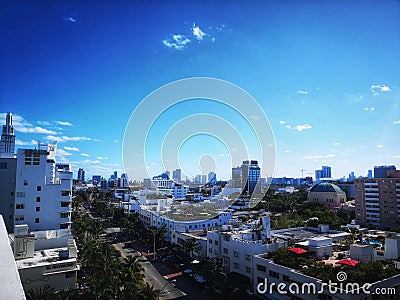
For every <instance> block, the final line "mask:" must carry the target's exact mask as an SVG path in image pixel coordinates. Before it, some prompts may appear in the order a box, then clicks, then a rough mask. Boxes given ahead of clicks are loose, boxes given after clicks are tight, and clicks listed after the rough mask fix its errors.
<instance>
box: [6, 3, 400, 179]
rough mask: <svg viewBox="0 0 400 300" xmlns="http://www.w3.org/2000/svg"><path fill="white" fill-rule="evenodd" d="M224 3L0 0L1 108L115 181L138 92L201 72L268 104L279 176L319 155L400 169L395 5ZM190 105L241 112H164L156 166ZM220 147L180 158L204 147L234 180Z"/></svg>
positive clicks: (327, 160)
mask: <svg viewBox="0 0 400 300" xmlns="http://www.w3.org/2000/svg"><path fill="white" fill-rule="evenodd" d="M224 2H225V1H216V3H212V2H204V1H201V2H200V1H199V2H195V1H190V2H189V1H186V2H183V1H170V2H168V3H166V2H161V1H158V2H157V1H155V2H152V3H147V2H146V3H145V2H140V3H139V2H137V3H134V2H132V3H131V2H130V1H119V2H118V3H117V4H115V3H111V2H106V1H99V2H96V3H95V4H94V2H92V3H79V2H78V1H68V2H63V1H57V2H49V1H35V2H34V1H26V2H24V1H21V2H18V3H14V2H8V3H7V4H5V5H3V7H2V11H1V12H0V14H1V19H0V23H1V24H0V25H1V28H2V30H1V32H0V37H1V41H2V43H1V45H0V49H1V50H0V51H1V52H0V59H1V68H0V112H1V113H5V112H13V114H14V115H15V118H14V120H15V124H16V135H17V140H18V144H19V147H27V146H28V147H32V146H33V145H32V140H33V141H35V140H38V139H39V140H41V141H54V140H58V141H59V144H58V149H59V151H58V158H59V160H63V161H69V162H71V163H72V165H73V167H74V168H79V167H83V168H85V169H86V170H87V174H88V175H93V174H101V175H103V176H107V177H108V176H109V174H111V172H112V171H113V170H118V171H121V170H122V168H123V162H122V154H121V153H122V141H123V138H124V131H125V127H126V125H127V123H128V120H129V118H130V116H131V114H132V112H133V111H134V109H135V107H136V106H137V105H138V104H139V103H140V101H141V100H142V99H143V98H145V97H146V95H148V94H149V93H151V92H152V91H153V90H155V89H157V88H159V87H160V86H162V85H165V84H167V83H169V82H172V81H175V80H179V79H183V78H188V77H197V76H206V77H214V78H220V79H223V80H227V81H230V82H232V83H234V84H236V85H238V86H240V87H241V88H243V89H244V90H246V91H247V92H249V93H250V94H251V95H252V96H253V97H254V98H255V99H256V100H257V101H258V103H259V104H260V105H261V107H262V108H263V110H264V112H265V114H266V116H267V117H268V119H269V122H270V125H271V128H272V130H273V132H274V136H275V142H276V165H275V175H276V176H300V175H301V170H302V169H304V170H307V171H305V172H304V174H307V173H308V172H311V173H312V174H314V170H315V169H318V168H320V167H321V166H322V165H330V166H332V173H333V176H334V177H341V176H343V175H347V174H348V173H349V172H350V171H355V172H356V174H357V175H366V173H367V170H368V169H371V168H372V167H373V165H377V164H395V165H397V166H398V167H400V150H399V140H398V137H399V136H400V135H399V133H400V108H399V102H400V91H399V86H400V76H399V75H400V73H399V70H400V59H399V58H400V55H399V53H400V1H395V0H385V1H378V0H376V1H351V0H350V1H294V0H293V1H255V2H253V3H251V4H249V3H245V2H244V1H243V2H239V1H233V2H230V3H229V4H226V3H224ZM155 109H157V108H156V107H155ZM193 113H214V114H215V115H218V116H221V117H223V118H226V119H227V120H229V121H230V122H231V123H233V124H240V122H241V121H240V117H238V116H235V114H233V113H231V112H229V111H227V110H224V109H221V108H218V107H212V106H210V107H208V106H204V105H203V106H200V105H199V106H198V107H197V106H188V105H186V106H185V105H182V106H181V107H180V108H179V109H178V110H175V111H174V109H171V110H168V111H165V112H164V114H163V116H162V117H160V119H159V120H158V122H157V123H155V124H154V128H152V131H151V132H150V135H149V141H148V143H149V144H150V145H152V144H151V143H152V141H153V142H154V143H155V144H154V147H150V150H149V154H148V157H146V160H147V163H148V167H149V172H150V173H151V175H155V174H157V172H159V171H161V170H162V164H161V163H162V162H161V161H160V151H159V149H158V148H157V147H159V145H158V146H157V143H158V144H160V141H161V140H162V139H163V138H164V136H165V132H166V129H168V128H169V126H171V124H174V123H175V122H177V121H179V120H180V119H181V118H183V117H184V116H186V115H190V114H193ZM1 117H2V118H3V114H2V115H1ZM236 127H238V130H239V131H242V133H243V134H244V135H246V132H247V131H246V130H245V129H242V126H239V125H236ZM138 130H143V129H142V128H138ZM246 146H248V147H249V148H250V152H251V151H252V150H251V149H252V148H253V143H252V142H251V141H250V142H248V144H246ZM225 150H226V149H224V147H223V144H221V143H220V142H218V141H217V140H215V139H213V138H212V137H210V136H196V137H193V138H192V139H189V140H188V141H187V142H186V143H185V144H184V145H183V146H182V149H181V152H180V153H179V156H180V160H181V163H182V168H184V169H185V170H186V173H188V174H193V175H194V174H196V173H199V172H200V170H199V163H198V161H199V159H200V158H201V157H202V156H204V155H205V154H210V155H212V156H213V157H214V159H215V161H216V165H217V172H218V174H219V177H222V178H225V179H226V178H227V177H229V173H230V168H231V165H230V162H229V159H227V158H226V155H227V154H228V152H227V151H225ZM255 152H256V151H255ZM255 156H257V155H256V154H255ZM255 158H257V157H255ZM203 172H207V170H204V171H203ZM129 175H130V176H131V177H134V176H132V175H131V174H129Z"/></svg>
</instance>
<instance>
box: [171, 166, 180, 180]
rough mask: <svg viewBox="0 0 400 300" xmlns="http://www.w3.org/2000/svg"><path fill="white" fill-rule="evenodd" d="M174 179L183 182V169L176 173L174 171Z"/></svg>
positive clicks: (177, 170)
mask: <svg viewBox="0 0 400 300" xmlns="http://www.w3.org/2000/svg"><path fill="white" fill-rule="evenodd" d="M172 179H173V180H175V181H177V182H181V180H182V171H181V169H176V170H175V171H172Z"/></svg>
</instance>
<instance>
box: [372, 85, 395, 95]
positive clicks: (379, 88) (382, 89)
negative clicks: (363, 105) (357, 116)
mask: <svg viewBox="0 0 400 300" xmlns="http://www.w3.org/2000/svg"><path fill="white" fill-rule="evenodd" d="M370 90H371V93H372V95H374V96H378V95H380V94H383V93H387V92H390V91H391V89H390V87H389V86H387V85H380V84H376V85H372V86H371V88H370Z"/></svg>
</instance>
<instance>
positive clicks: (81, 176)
mask: <svg viewBox="0 0 400 300" xmlns="http://www.w3.org/2000/svg"><path fill="white" fill-rule="evenodd" d="M78 180H81V181H82V182H84V181H85V170H84V169H82V168H79V170H78Z"/></svg>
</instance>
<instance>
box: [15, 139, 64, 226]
mask: <svg viewBox="0 0 400 300" xmlns="http://www.w3.org/2000/svg"><path fill="white" fill-rule="evenodd" d="M56 147H57V143H54V144H41V143H40V142H39V143H38V148H37V149H18V153H17V171H16V183H15V210H14V224H15V225H18V224H28V225H29V228H30V229H31V230H32V231H39V230H50V229H66V228H70V225H71V212H72V207H71V203H72V171H71V170H70V167H69V166H68V165H65V164H63V165H57V164H56Z"/></svg>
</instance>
